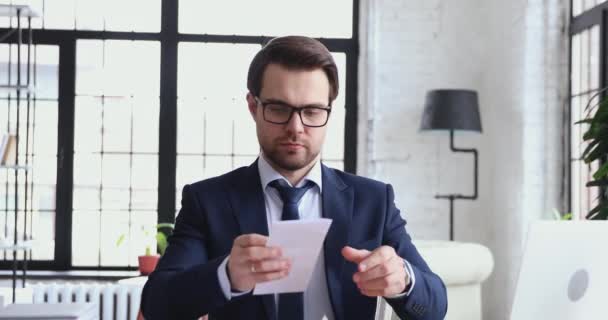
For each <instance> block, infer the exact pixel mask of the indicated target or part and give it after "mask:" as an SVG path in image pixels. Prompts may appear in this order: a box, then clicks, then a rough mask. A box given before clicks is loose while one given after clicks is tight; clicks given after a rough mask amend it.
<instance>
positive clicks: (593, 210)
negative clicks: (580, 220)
mask: <svg viewBox="0 0 608 320" xmlns="http://www.w3.org/2000/svg"><path fill="white" fill-rule="evenodd" d="M602 208H603V205H602V204H601V203H600V204H598V205H597V206H595V208H593V209H591V211H589V213H588V214H587V216H588V217H589V216H592V215H594V214H596V213H598V212H600V210H602Z"/></svg>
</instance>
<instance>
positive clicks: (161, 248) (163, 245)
mask: <svg viewBox="0 0 608 320" xmlns="http://www.w3.org/2000/svg"><path fill="white" fill-rule="evenodd" d="M156 244H157V245H158V252H159V253H160V255H161V256H162V255H163V254H165V250H167V236H165V234H164V233H162V232H159V233H157V234H156Z"/></svg>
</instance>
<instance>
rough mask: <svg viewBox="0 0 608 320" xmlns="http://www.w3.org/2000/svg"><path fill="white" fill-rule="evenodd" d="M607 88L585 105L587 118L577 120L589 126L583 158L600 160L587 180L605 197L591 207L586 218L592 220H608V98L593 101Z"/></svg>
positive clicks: (587, 160) (589, 160)
mask: <svg viewBox="0 0 608 320" xmlns="http://www.w3.org/2000/svg"><path fill="white" fill-rule="evenodd" d="M605 90H606V89H604V90H601V91H600V92H598V93H596V94H595V95H594V96H593V97H591V99H589V102H588V103H587V106H586V107H585V111H586V112H587V118H586V119H583V120H581V121H578V122H576V123H577V124H583V123H586V124H588V125H589V128H588V129H587V130H586V131H585V134H584V135H583V140H584V141H585V142H587V143H588V145H587V147H586V148H585V151H583V154H582V156H581V158H582V159H583V160H584V161H585V163H587V164H589V163H592V162H594V161H599V162H600V166H599V168H598V169H597V170H596V171H595V172H594V173H593V180H591V181H589V182H587V187H597V188H600V194H602V193H603V195H604V197H603V199H600V201H599V204H598V205H597V206H596V207H595V208H593V209H591V210H590V211H589V213H588V214H587V216H586V218H587V219H590V220H608V98H603V99H601V100H600V102H599V103H598V104H596V105H594V106H591V101H593V99H594V98H595V97H596V96H598V95H599V94H601V93H602V92H604V91H605Z"/></svg>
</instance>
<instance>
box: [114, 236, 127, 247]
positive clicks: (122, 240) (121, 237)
mask: <svg viewBox="0 0 608 320" xmlns="http://www.w3.org/2000/svg"><path fill="white" fill-rule="evenodd" d="M125 238H126V235H125V234H124V233H123V234H121V235H120V237H118V239H117V240H116V246H117V247H120V245H122V243H123V242H125Z"/></svg>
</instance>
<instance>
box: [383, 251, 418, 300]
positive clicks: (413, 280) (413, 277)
mask: <svg viewBox="0 0 608 320" xmlns="http://www.w3.org/2000/svg"><path fill="white" fill-rule="evenodd" d="M403 263H404V264H405V273H407V275H408V277H409V278H410V287H409V288H408V289H407V291H405V292H403V293H400V294H396V295H394V296H390V297H385V298H389V299H395V298H401V297H404V296H409V295H410V294H411V293H412V290H413V289H414V285H415V284H416V274H415V273H414V269H412V265H411V264H410V263H409V262H407V260H405V259H403Z"/></svg>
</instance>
